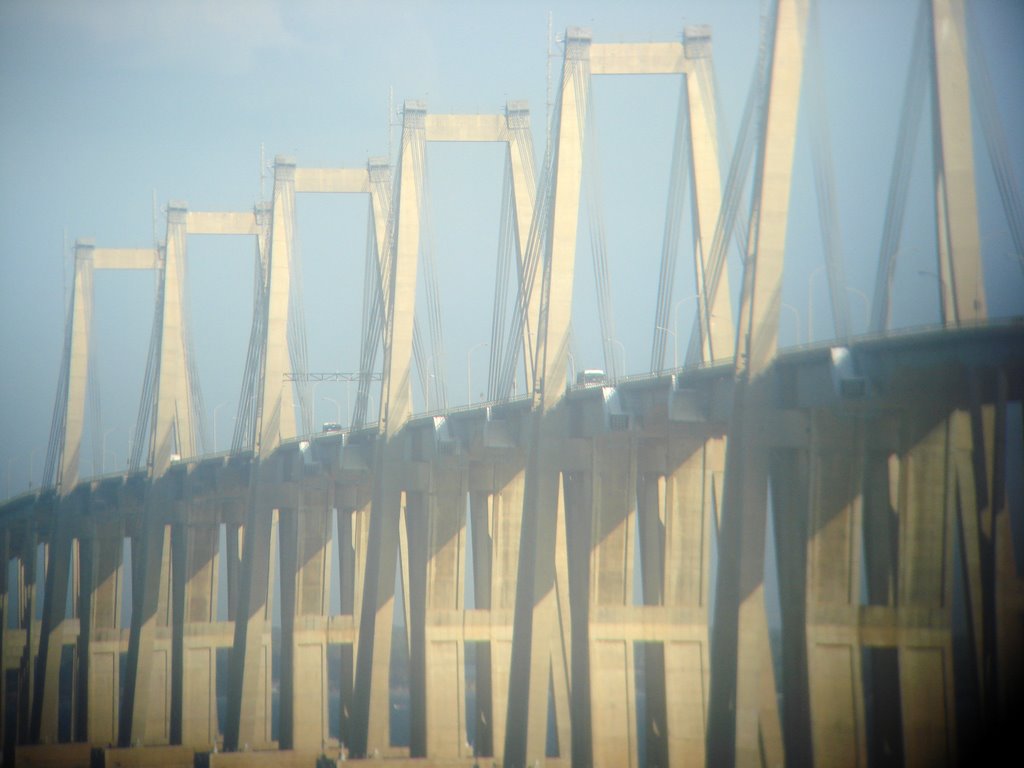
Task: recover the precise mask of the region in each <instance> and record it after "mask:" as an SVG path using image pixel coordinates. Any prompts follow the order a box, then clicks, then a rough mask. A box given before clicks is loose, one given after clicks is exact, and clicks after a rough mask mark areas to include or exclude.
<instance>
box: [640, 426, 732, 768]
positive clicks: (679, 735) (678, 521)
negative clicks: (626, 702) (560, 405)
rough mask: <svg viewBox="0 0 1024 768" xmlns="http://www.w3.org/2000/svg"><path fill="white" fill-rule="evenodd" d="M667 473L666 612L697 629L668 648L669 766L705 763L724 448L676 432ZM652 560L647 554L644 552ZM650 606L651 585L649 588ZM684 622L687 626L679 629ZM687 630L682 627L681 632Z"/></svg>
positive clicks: (707, 439)
mask: <svg viewBox="0 0 1024 768" xmlns="http://www.w3.org/2000/svg"><path fill="white" fill-rule="evenodd" d="M668 471H669V474H668V476H667V477H666V478H665V481H664V488H663V489H661V490H660V493H661V494H663V500H662V502H661V506H662V509H661V510H660V515H661V518H662V519H663V520H664V523H663V526H664V563H665V564H664V570H663V574H664V582H663V586H662V594H663V600H662V602H663V604H664V605H665V606H666V607H669V608H672V609H677V610H678V609H683V613H682V615H683V616H685V617H687V618H688V619H689V621H690V622H692V623H691V624H689V626H687V627H686V631H685V633H683V634H682V636H680V637H676V638H673V639H668V640H666V641H665V642H664V651H663V657H664V666H665V671H664V675H665V676H664V682H663V683H662V685H663V686H664V689H665V708H666V713H665V717H666V720H667V728H668V737H667V742H668V743H667V750H668V758H669V762H670V764H671V765H689V764H691V763H696V764H700V763H703V762H704V760H705V736H706V729H707V716H706V712H707V706H708V693H709V689H710V676H711V671H710V667H711V661H710V653H709V647H708V616H709V596H710V582H711V579H712V577H713V574H712V572H711V558H710V554H711V540H712V535H713V529H714V527H715V526H716V525H717V508H718V507H720V506H721V504H722V479H723V475H724V473H725V440H724V438H722V437H704V436H701V435H692V436H691V435H687V434H685V432H684V431H683V430H682V429H679V430H678V433H676V432H675V430H672V429H671V428H670V432H669V442H668ZM644 555H645V557H646V550H645V552H644ZM644 594H645V602H649V601H648V600H646V597H647V584H646V582H645V592H644ZM684 621H686V620H685V619H681V620H680V623H683V622H684ZM680 629H682V627H680Z"/></svg>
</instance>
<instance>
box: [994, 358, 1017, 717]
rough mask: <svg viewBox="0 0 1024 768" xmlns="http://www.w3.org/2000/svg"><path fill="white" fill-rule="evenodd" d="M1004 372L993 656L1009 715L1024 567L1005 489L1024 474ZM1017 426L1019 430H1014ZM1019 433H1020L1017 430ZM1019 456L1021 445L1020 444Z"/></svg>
mask: <svg viewBox="0 0 1024 768" xmlns="http://www.w3.org/2000/svg"><path fill="white" fill-rule="evenodd" d="M1007 378H1008V377H1007V375H1006V372H1005V371H999V372H998V373H997V381H996V387H997V399H996V417H995V424H996V438H995V441H994V443H995V451H996V453H995V457H994V459H993V464H994V471H993V474H994V479H993V482H992V489H993V495H994V498H993V502H992V509H993V512H994V515H995V521H994V523H993V536H994V537H995V543H994V544H993V550H994V551H993V556H994V559H995V582H996V586H995V606H994V607H995V614H996V616H995V623H996V630H995V638H994V640H995V645H996V648H995V656H996V669H997V670H998V674H997V675H996V679H997V681H998V682H997V683H996V686H997V689H996V691H995V694H994V695H995V696H996V697H997V707H998V709H997V711H998V713H999V716H1001V717H1004V718H1009V717H1010V716H1011V715H1012V713H1013V712H1015V711H1019V710H1015V709H1014V704H1015V703H1016V702H1019V701H1020V691H1021V686H1022V685H1024V659H1022V658H1021V654H1020V649H1021V648H1024V578H1022V577H1024V572H1022V570H1021V564H1020V563H1019V562H1017V558H1016V553H1015V552H1014V548H1013V531H1012V529H1011V522H1010V504H1009V498H1008V494H1007V478H1008V476H1009V475H1010V473H1017V474H1021V473H1024V467H1022V466H1021V465H1019V464H1018V465H1016V466H1011V465H1010V463H1009V459H1008V456H1009V454H1010V452H1011V448H1010V445H1009V440H1010V439H1011V438H1010V435H1011V432H1010V430H1009V428H1008V426H1009V425H1008V424H1007V418H1008V414H1007V397H1008V388H1009V382H1008V380H1007ZM1014 431H1016V430H1014ZM1017 434H1020V433H1019V432H1018V433H1017ZM1017 455H1018V456H1020V455H1021V452H1020V445H1019V443H1018V446H1017Z"/></svg>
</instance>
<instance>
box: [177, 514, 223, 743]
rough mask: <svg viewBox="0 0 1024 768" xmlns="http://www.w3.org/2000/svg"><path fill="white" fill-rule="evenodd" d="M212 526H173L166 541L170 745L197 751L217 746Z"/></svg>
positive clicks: (216, 539) (215, 536)
mask: <svg viewBox="0 0 1024 768" xmlns="http://www.w3.org/2000/svg"><path fill="white" fill-rule="evenodd" d="M219 534H220V530H219V526H217V525H215V524H214V525H210V524H205V525H198V524H187V523H186V524H178V525H176V526H175V528H174V532H173V538H172V550H173V568H172V570H173V572H174V630H173V637H174V640H173V645H174V653H173V655H174V664H173V668H174V670H175V671H174V676H175V686H174V688H175V693H174V695H172V706H171V721H172V729H171V731H172V737H171V741H172V743H180V744H183V745H185V746H193V747H197V748H202V747H207V748H209V747H212V746H213V745H214V744H216V742H217V733H218V726H217V647H216V645H215V644H214V643H213V642H211V641H212V640H214V639H215V635H214V633H213V627H212V623H213V622H214V621H216V606H217V600H218V599H220V596H219V595H218V594H217V575H218V567H219V566H218V562H219V554H218V551H217V550H218V546H219V543H220V535H219Z"/></svg>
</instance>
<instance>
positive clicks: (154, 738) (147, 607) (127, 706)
mask: <svg viewBox="0 0 1024 768" xmlns="http://www.w3.org/2000/svg"><path fill="white" fill-rule="evenodd" d="M162 491H163V489H161V488H159V487H152V488H151V489H150V494H159V493H161V492H162ZM162 501H163V500H159V499H155V498H151V499H149V500H148V501H147V503H146V504H145V505H144V514H145V515H146V519H145V520H144V521H143V524H142V530H141V532H140V533H139V535H138V536H137V537H135V538H134V539H133V540H132V571H133V573H132V575H133V579H132V626H131V636H130V639H129V642H128V659H127V663H126V665H125V676H126V679H125V684H124V697H123V700H122V702H121V712H120V726H119V729H118V743H119V745H120V746H122V747H128V746H138V745H140V744H143V745H149V744H167V743H169V741H170V736H171V733H170V721H171V642H170V640H171V638H170V626H171V617H170V607H171V600H170V591H171V590H170V586H171V584H170V581H171V579H170V577H171V574H170V562H171V531H170V526H168V525H166V524H165V523H164V521H163V515H162V514H160V513H161V511H162V510H161V509H160V507H161V506H162V504H161V502H162ZM135 577H137V578H135Z"/></svg>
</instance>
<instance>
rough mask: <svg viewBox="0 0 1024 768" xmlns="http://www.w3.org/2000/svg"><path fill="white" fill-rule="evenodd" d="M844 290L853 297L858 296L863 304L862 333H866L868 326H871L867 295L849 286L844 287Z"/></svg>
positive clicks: (869, 305) (869, 304)
mask: <svg viewBox="0 0 1024 768" xmlns="http://www.w3.org/2000/svg"><path fill="white" fill-rule="evenodd" d="M846 290H848V291H849V292H850V293H852V294H853V295H854V296H859V297H860V300H861V301H863V302H864V332H865V333H867V330H868V326H869V325H871V302H870V301H869V300H868V295H867V294H866V293H864V291H860V290H858V289H856V288H853V287H852V286H849V285H848V286H846Z"/></svg>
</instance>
